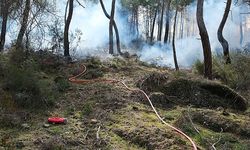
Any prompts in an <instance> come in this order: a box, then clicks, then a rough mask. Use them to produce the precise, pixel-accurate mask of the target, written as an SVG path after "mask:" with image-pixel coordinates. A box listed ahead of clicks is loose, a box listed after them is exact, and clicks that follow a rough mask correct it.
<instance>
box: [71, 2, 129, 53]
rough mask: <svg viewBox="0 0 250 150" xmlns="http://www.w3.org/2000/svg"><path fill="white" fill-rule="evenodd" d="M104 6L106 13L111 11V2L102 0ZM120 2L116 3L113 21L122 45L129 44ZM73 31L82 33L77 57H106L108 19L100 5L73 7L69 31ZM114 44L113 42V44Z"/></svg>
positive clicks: (87, 4)
mask: <svg viewBox="0 0 250 150" xmlns="http://www.w3.org/2000/svg"><path fill="white" fill-rule="evenodd" d="M103 2H104V5H105V8H106V10H107V12H108V13H110V11H111V2H112V0H104V1H103ZM121 9H122V7H121V4H120V1H119V0H118V1H117V2H116V12H115V21H116V24H117V26H118V30H119V34H120V39H121V43H122V44H128V43H129V42H130V36H129V34H128V31H129V30H128V26H127V24H128V23H127V20H126V18H127V17H126V16H124V15H125V14H124V13H122V12H121V11H120V10H121ZM75 29H79V30H81V31H82V33H83V36H82V41H81V43H80V45H79V48H78V50H77V53H78V54H79V55H81V56H82V55H83V56H86V55H101V56H103V55H106V54H107V53H108V42H109V19H108V18H106V16H105V15H104V13H103V10H102V8H101V5H100V3H99V1H98V3H92V2H86V4H85V8H84V9H83V8H82V7H79V6H77V7H75V10H74V16H73V19H72V26H71V31H72V32H73V31H74V30H75ZM114 40H115V36H114ZM114 43H115V42H114Z"/></svg>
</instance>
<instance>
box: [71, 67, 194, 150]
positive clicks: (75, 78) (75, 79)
mask: <svg viewBox="0 0 250 150" xmlns="http://www.w3.org/2000/svg"><path fill="white" fill-rule="evenodd" d="M81 69H82V71H81V73H79V74H78V75H76V76H73V77H70V78H69V81H70V82H72V83H76V84H86V83H95V82H106V83H120V84H122V85H123V86H124V87H125V88H126V89H127V90H128V91H133V92H138V93H141V94H143V95H144V97H145V98H146V99H147V100H148V102H149V104H150V106H151V107H152V109H153V110H154V112H155V114H156V116H157V117H158V118H159V119H160V121H161V122H162V123H163V124H165V125H166V126H168V127H170V128H171V129H173V130H174V131H175V132H177V133H179V134H180V135H182V136H184V137H185V138H186V139H188V140H189V141H190V143H191V144H192V147H193V150H197V146H196V144H195V143H194V141H193V140H192V139H191V138H190V137H189V136H188V135H186V134H185V133H184V132H182V131H181V130H179V129H177V128H176V127H174V126H172V125H170V124H168V123H167V122H165V121H164V120H163V119H162V117H161V116H160V115H159V113H158V112H157V110H156V109H155V107H154V105H153V103H152V102H151V100H150V98H149V96H148V95H147V94H146V93H145V92H144V91H143V90H141V89H138V88H129V87H128V86H127V85H126V84H125V83H124V82H123V81H120V80H115V79H102V78H98V79H92V80H85V79H77V78H78V77H80V76H82V75H83V74H84V73H85V72H86V70H87V68H86V66H85V65H81Z"/></svg>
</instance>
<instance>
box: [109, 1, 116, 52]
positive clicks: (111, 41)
mask: <svg viewBox="0 0 250 150" xmlns="http://www.w3.org/2000/svg"><path fill="white" fill-rule="evenodd" d="M114 16H115V0H112V5H111V13H110V19H109V54H114V44H113V25H114Z"/></svg>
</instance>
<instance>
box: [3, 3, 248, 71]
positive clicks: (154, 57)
mask: <svg viewBox="0 0 250 150" xmlns="http://www.w3.org/2000/svg"><path fill="white" fill-rule="evenodd" d="M103 1H104V5H105V7H106V10H107V12H108V13H110V11H111V2H112V0H103ZM57 5H58V15H59V16H61V17H63V16H64V13H65V12H64V11H65V6H66V3H65V2H62V1H59V0H57ZM83 5H84V6H85V8H82V7H81V6H79V5H78V4H77V3H75V7H74V14H73V19H72V23H71V26H70V32H71V33H75V31H76V30H80V31H81V32H82V33H83V35H82V38H81V41H80V42H79V43H78V44H79V45H78V48H77V49H76V55H78V56H99V57H100V58H104V59H106V58H110V57H111V56H110V55H108V40H109V19H108V18H106V17H105V15H104V13H103V11H102V8H101V5H100V3H99V1H98V3H93V2H90V1H85V3H84V4H83ZM225 6H226V3H225V2H224V1H218V0H207V1H205V3H204V20H205V23H206V27H207V30H208V33H209V37H210V43H211V48H212V51H213V53H222V48H221V45H220V43H219V42H218V40H217V29H218V27H219V24H220V21H221V19H222V16H223V13H224V9H225ZM245 9H246V6H235V5H234V4H232V6H231V12H230V14H229V17H228V20H227V23H226V26H225V29H224V32H223V33H224V36H225V38H226V39H227V40H228V42H229V44H230V48H231V49H235V48H238V47H240V46H241V45H240V28H239V24H240V19H239V18H240V17H239V13H240V12H242V11H243V12H244V10H245ZM186 10H187V11H186V13H187V14H188V15H187V16H186V18H185V19H186V22H185V26H186V27H185V28H184V32H187V29H188V28H194V29H193V30H195V31H196V32H194V34H192V36H191V35H189V36H184V37H183V38H182V39H180V38H179V37H180V36H178V34H179V33H180V32H179V27H177V36H176V53H177V59H178V63H179V65H180V66H181V67H184V68H186V67H190V66H192V64H193V63H194V62H195V61H196V60H197V59H200V60H202V59H203V51H202V45H201V41H200V36H199V33H198V27H197V25H196V23H194V24H195V25H194V27H193V23H191V21H190V20H196V18H195V16H196V2H194V3H192V4H190V5H189V6H188V7H187V8H186ZM128 13H129V12H126V11H124V9H123V8H122V6H121V3H120V0H117V1H116V12H115V21H116V23H117V26H118V29H119V33H120V40H121V44H122V45H125V46H126V47H129V44H130V42H131V41H132V40H133V37H134V35H131V33H129V31H130V28H129V23H128V15H127V14H128ZM172 14H173V13H172ZM172 18H173V17H172ZM139 20H140V23H139V24H140V29H139V30H140V31H141V33H143V28H144V24H143V21H142V20H143V15H142V16H141V18H139ZM178 24H179V25H180V22H179V23H178ZM171 25H173V21H172V22H171ZM12 27H13V25H12ZM16 27H17V25H16ZM164 30H165V29H164ZM164 30H163V31H164ZM163 33H164V32H163ZM11 35H13V34H12V33H10V34H8V36H7V43H10V41H11V40H13V38H12V37H11ZM170 35H171V34H170ZM184 35H187V34H184ZM244 36H245V41H244V42H247V40H246V39H247V38H246V37H247V36H249V33H247V34H245V35H244ZM114 38H115V36H114ZM114 43H115V42H114ZM141 47H142V48H141V49H135V48H134V49H131V50H129V49H122V51H129V52H133V53H134V52H136V53H137V54H138V55H139V56H140V59H141V60H142V61H146V62H148V63H154V64H156V65H159V66H170V67H174V61H173V54H172V46H171V45H163V44H162V43H156V44H155V45H148V44H145V43H142V46H141Z"/></svg>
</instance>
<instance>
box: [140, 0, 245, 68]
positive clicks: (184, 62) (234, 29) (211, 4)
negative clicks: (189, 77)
mask: <svg viewBox="0 0 250 150" xmlns="http://www.w3.org/2000/svg"><path fill="white" fill-rule="evenodd" d="M225 7H226V3H225V2H224V1H217V0H209V1H206V2H205V3H204V20H205V24H206V27H207V31H208V34H209V38H210V44H211V48H212V52H213V53H222V48H221V45H220V43H219V42H218V39H217V29H218V27H219V24H220V21H221V19H222V17H223V13H224V10H225ZM245 9H246V6H241V7H240V6H235V5H234V4H232V6H231V12H230V15H229V17H228V20H227V23H226V26H225V28H224V32H223V35H224V36H225V38H226V39H227V40H228V42H229V46H230V48H231V50H233V49H236V48H239V47H241V45H240V29H239V24H240V20H239V13H241V12H242V11H243V12H244V10H245ZM187 10H188V13H189V14H190V16H196V2H195V3H193V4H191V5H190V6H188V8H187ZM196 28H198V27H197V26H196ZM197 31H198V29H197ZM248 34H249V33H248ZM199 39H200V36H199V33H198V32H197V33H196V35H195V36H192V37H186V38H183V39H178V40H177V41H176V53H177V59H178V63H179V65H180V66H181V67H184V68H186V67H191V66H192V64H193V63H194V62H195V61H196V60H197V59H200V60H203V52H202V45H201V41H200V40H199ZM244 42H249V37H248V36H246V35H245V40H244ZM166 51H167V52H166ZM170 51H171V52H170ZM140 55H141V60H142V61H148V62H150V60H158V58H159V55H160V56H162V59H161V60H160V61H156V62H154V63H156V64H158V65H160V66H166V65H169V66H170V67H174V60H173V56H172V48H171V47H170V48H168V49H164V48H162V47H159V46H158V45H153V46H151V47H150V46H146V47H144V49H143V50H142V51H141V52H140Z"/></svg>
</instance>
